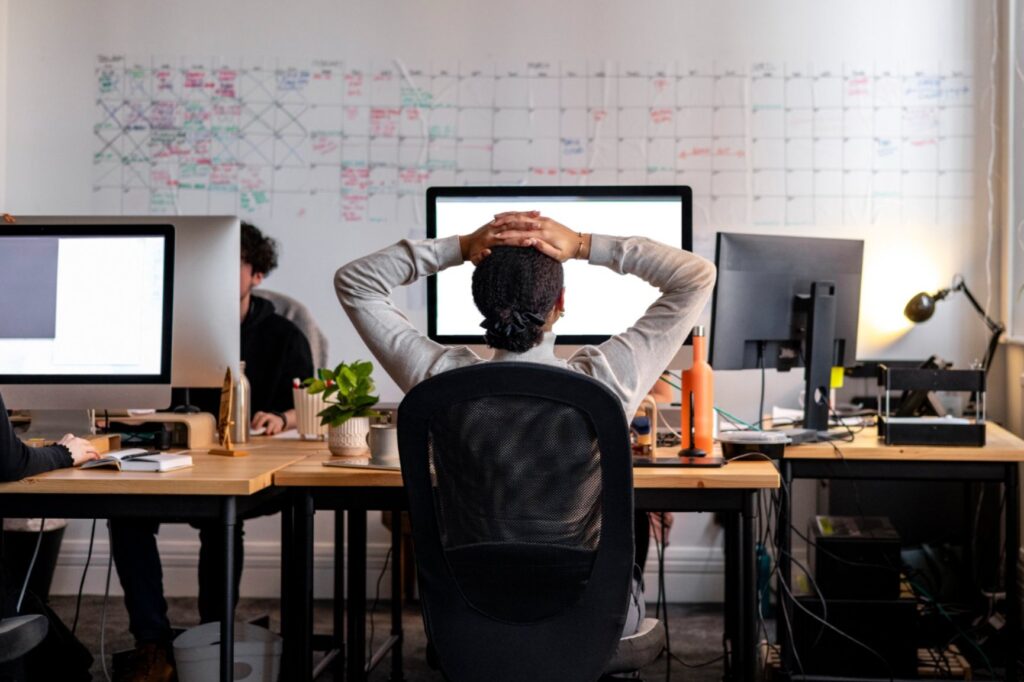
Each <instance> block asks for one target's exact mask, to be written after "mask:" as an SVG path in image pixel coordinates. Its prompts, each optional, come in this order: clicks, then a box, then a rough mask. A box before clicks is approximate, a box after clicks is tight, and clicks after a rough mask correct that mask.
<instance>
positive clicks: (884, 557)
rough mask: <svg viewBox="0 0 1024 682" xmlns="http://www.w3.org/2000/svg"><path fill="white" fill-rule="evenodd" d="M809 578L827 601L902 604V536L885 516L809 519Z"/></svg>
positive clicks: (820, 517) (816, 517) (819, 517)
mask: <svg viewBox="0 0 1024 682" xmlns="http://www.w3.org/2000/svg"><path fill="white" fill-rule="evenodd" d="M809 537H810V540H811V542H812V543H813V547H811V548H809V549H810V551H809V555H810V561H811V573H812V574H813V575H814V581H815V582H816V583H817V585H818V589H819V590H821V593H822V594H823V595H824V596H825V598H826V599H898V598H899V596H900V567H901V566H902V562H901V560H900V536H899V533H897V532H896V529H895V528H894V527H893V525H892V523H890V522H889V519H888V518H886V517H884V516H815V517H813V518H812V519H811V527H810V535H809Z"/></svg>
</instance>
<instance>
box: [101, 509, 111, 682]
mask: <svg viewBox="0 0 1024 682" xmlns="http://www.w3.org/2000/svg"><path fill="white" fill-rule="evenodd" d="M107 547H108V550H109V556H108V557H107V584H106V587H104V588H103V606H102V608H101V609H100V665H101V666H102V667H103V677H104V678H106V680H107V682H110V673H109V672H108V671H107V653H106V651H107V650H106V644H107V601H108V600H109V599H110V574H111V573H112V572H113V569H114V551H113V543H112V542H111V541H110V525H109V524H108V525H107Z"/></svg>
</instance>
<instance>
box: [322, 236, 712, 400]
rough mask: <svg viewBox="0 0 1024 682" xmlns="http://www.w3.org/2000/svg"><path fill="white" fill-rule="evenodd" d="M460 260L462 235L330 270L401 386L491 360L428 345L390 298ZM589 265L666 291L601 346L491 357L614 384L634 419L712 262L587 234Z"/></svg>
mask: <svg viewBox="0 0 1024 682" xmlns="http://www.w3.org/2000/svg"><path fill="white" fill-rule="evenodd" d="M462 262H463V260H462V252H461V249H460V248H459V238H458V237H448V238H445V239H427V240H420V241H411V240H402V241H400V242H398V243H397V244H393V245H391V246H388V247H387V248H384V249H381V250H380V251H377V252H376V253H371V254H370V255H368V256H364V257H363V258H360V259H358V260H354V261H352V262H351V263H349V264H348V265H345V266H343V267H341V268H340V269H339V270H338V272H337V274H335V276H334V288H335V290H336V291H337V294H338V300H339V301H341V305H342V306H343V307H344V308H345V312H347V313H348V316H349V318H350V319H351V320H352V324H353V325H355V328H356V331H358V332H359V335H360V336H361V337H362V339H363V341H364V342H365V343H366V345H367V346H368V347H369V349H370V351H371V352H372V353H373V355H374V357H376V358H377V361H378V362H380V364H381V366H382V367H383V368H384V371H386V372H387V373H388V374H389V375H390V376H391V378H392V379H394V381H395V383H397V384H398V386H399V388H401V389H402V390H403V391H406V392H408V391H409V390H410V389H412V387H413V386H415V385H416V384H418V383H419V382H421V381H423V380H424V379H427V378H429V377H431V376H434V375H435V374H440V373H441V372H445V371H448V370H450V369H455V368H456V367H464V366H466V365H473V364H476V363H478V362H486V360H484V359H483V358H481V357H480V356H479V355H477V354H476V353H474V352H473V351H471V350H470V349H469V348H467V347H465V346H444V345H441V344H439V343H436V342H435V341H431V340H430V339H429V338H427V336H426V335H424V334H423V333H421V332H420V331H419V330H418V329H416V327H414V326H413V324H412V323H411V322H410V321H409V318H407V317H406V316H405V314H404V313H403V312H402V311H401V310H399V309H398V307H397V306H395V304H394V303H393V302H392V301H391V292H392V290H393V289H394V288H395V287H396V286H404V285H409V284H412V283H413V282H415V281H416V280H417V279H419V278H420V277H426V276H428V275H433V274H434V273H436V272H440V271H441V270H444V269H446V268H450V267H453V266H456V265H461V264H462ZM590 264H591V265H602V266H604V267H606V268H609V269H610V270H612V271H614V272H617V273H619V274H627V275H636V276H637V277H639V278H641V279H643V280H644V281H646V282H649V283H650V284H651V285H653V286H655V287H657V288H658V289H660V290H661V296H660V297H659V298H658V300H656V301H655V302H654V303H652V304H651V306H650V307H649V308H648V309H647V311H646V312H645V313H644V314H643V316H642V317H641V318H640V319H639V320H637V321H636V322H635V323H634V324H633V326H632V327H630V328H629V329H627V330H625V331H623V332H622V333H620V334H616V335H615V336H613V337H611V338H610V339H608V340H607V341H605V342H604V343H602V344H600V345H598V346H584V347H582V348H580V349H579V350H578V351H577V352H576V353H574V354H573V355H572V357H570V358H569V359H568V360H565V359H562V358H558V357H556V356H555V353H554V343H555V335H554V334H553V333H546V334H545V335H544V338H543V340H542V341H541V343H539V344H538V345H537V346H534V347H533V348H531V349H530V350H528V351H526V352H525V353H513V352H511V351H505V350H496V351H495V353H494V357H493V360H497V361H506V362H507V361H517V362H536V363H541V364H545V365H554V366H557V367H562V368H565V369H569V370H572V371H576V372H581V373H583V374H586V375H587V376H590V377H593V378H594V379H597V380H598V381H600V382H602V383H603V384H605V385H606V386H607V387H608V388H610V389H611V390H612V391H613V392H614V393H615V394H616V395H617V396H618V397H619V400H621V401H622V407H623V409H624V410H625V413H626V415H627V416H629V415H632V414H633V413H634V412H636V409H637V407H638V406H639V405H640V401H641V400H643V398H644V396H646V395H647V392H648V391H649V390H650V389H651V387H652V386H653V385H654V383H655V382H656V381H657V380H658V377H659V376H660V375H661V372H662V371H663V370H664V369H665V368H666V367H667V366H668V363H669V362H670V361H671V360H672V358H673V356H674V355H675V353H676V351H678V350H679V348H680V346H682V344H683V341H684V340H685V339H686V336H687V334H689V332H690V330H691V329H692V328H693V325H694V324H695V323H696V321H697V317H698V315H700V312H701V311H702V310H703V308H704V306H705V304H706V303H707V300H708V297H709V296H710V295H711V289H712V287H713V286H714V284H715V266H714V265H712V264H711V263H710V262H708V261H707V260H706V259H704V258H701V257H700V256H697V255H695V254H693V253H689V252H687V251H682V250H680V249H676V248H672V247H670V246H666V245H665V244H661V243H659V242H656V241H653V240H650V239H646V238H644V237H609V236H605V235H598V234H595V235H593V238H592V240H591V245H590ZM612 303H613V302H612Z"/></svg>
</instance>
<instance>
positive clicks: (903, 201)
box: [6, 0, 993, 395]
mask: <svg viewBox="0 0 1024 682" xmlns="http://www.w3.org/2000/svg"><path fill="white" fill-rule="evenodd" d="M992 7H993V3H991V2H971V1H970V0H941V1H935V0H911V1H908V2H901V3H891V2H880V1H875V0H868V1H864V2H841V3H840V2H834V3H816V2H812V1H810V0H803V1H797V0H792V1H789V0H785V1H784V0H770V1H767V2H755V1H754V0H728V1H725V2H714V3H712V2H694V1H687V2H678V1H675V0H661V1H647V2H632V3H625V2H621V3H604V4H602V5H601V6H595V5H594V3H588V2H585V1H584V0H569V1H567V2H561V3H550V2H541V1H539V0H527V1H524V2H516V3H505V4H497V3H470V2H457V1H455V0H439V1H438V2H434V3H406V2H398V1H397V0H383V1H382V2H377V3H356V2H343V3H337V2H326V1H314V0H301V1H296V2H291V3H288V4H287V6H285V5H284V4H283V3H274V2H270V1H269V0H264V1H261V2H241V1H240V0H230V1H228V0H222V1H220V2H199V1H198V0H185V1H183V2H177V3H173V4H171V3H165V4H159V3H134V2H128V1H127V0H117V1H114V0H102V1H98V2H95V3H89V4H88V6H86V4H85V3H66V2H58V1H57V0H43V1H41V2H33V3H17V2H15V3H12V4H10V6H9V9H8V15H9V32H8V34H7V36H6V40H7V54H8V61H9V64H10V67H9V72H8V77H7V81H8V83H7V88H8V93H7V94H8V97H7V98H6V99H7V102H8V104H7V110H6V115H7V146H8V163H7V184H6V197H7V204H8V210H12V211H20V212H47V213H110V212H114V213H125V214H137V213H145V214H165V213H181V214H205V213H225V212H229V213H237V214H239V215H241V216H242V217H243V218H247V219H250V220H252V221H253V222H255V223H256V224H258V225H260V226H261V227H263V228H265V229H266V230H267V231H268V232H269V233H270V234H272V235H273V236H275V237H276V238H278V239H279V241H280V243H281V246H282V259H281V263H282V264H281V267H280V269H279V270H278V271H277V272H275V273H273V274H272V275H271V277H270V278H269V280H268V282H267V286H269V287H272V288H276V289H278V290H282V291H286V292H287V293H290V294H292V295H295V296H297V297H299V298H300V299H302V300H303V301H304V302H306V303H307V304H308V305H309V306H310V307H311V308H312V309H313V312H314V314H315V315H316V316H317V318H318V319H319V320H320V321H321V324H322V326H324V328H325V330H326V331H327V333H328V336H329V337H330V340H331V346H332V348H333V349H334V351H335V353H336V355H337V358H336V359H337V360H341V359H346V360H351V359H355V358H357V357H366V356H367V352H366V350H365V348H364V347H363V346H362V344H361V342H360V341H359V340H358V338H357V337H356V336H355V334H354V331H353V330H352V328H351V326H350V325H349V324H348V322H347V320H346V319H344V316H343V314H342V313H341V311H340V308H339V307H338V305H337V303H336V301H335V300H334V297H333V292H332V290H331V284H330V282H331V275H332V274H333V271H334V269H336V268H337V267H338V266H339V265H341V264H342V263H344V262H346V261H348V260H350V259H351V258H353V257H356V256H359V255H362V254H364V253H367V252H369V251H371V250H374V249H377V248H380V247H381V246H384V245H386V244H388V243H390V242H393V241H395V240H397V239H400V238H403V237H421V236H423V234H424V228H423V218H424V216H423V213H424V198H423V193H424V189H425V187H427V186H429V185H432V184H436V185H441V184H445V185H452V184H456V185H457V184H560V185H576V184H619V183H621V184H686V185H689V186H691V187H692V188H693V190H694V201H695V206H696V208H695V216H694V217H695V233H694V237H695V239H694V241H695V247H696V250H697V251H698V252H700V253H703V254H704V255H707V256H709V257H710V256H712V255H713V254H712V244H713V239H714V234H715V232H716V231H717V230H720V229H732V230H739V231H754V232H771V233H781V234H799V235H818V236H837V237H854V238H862V239H865V240H866V242H867V243H866V251H865V253H866V263H865V283H864V290H863V292H862V300H863V301H864V307H865V313H864V314H863V315H862V317H863V319H862V329H861V333H860V338H861V348H860V349H859V354H860V355H861V356H878V355H884V356H889V357H893V356H904V357H908V356H909V357H916V356H919V355H929V354H931V353H933V352H937V353H939V354H941V355H944V356H945V357H949V358H951V359H955V360H958V361H961V362H963V361H967V360H969V359H970V357H971V356H973V355H976V354H977V353H976V352H975V348H974V347H975V346H978V345H982V344H983V339H981V336H980V335H975V334H974V332H973V330H971V327H970V326H968V325H966V324H964V323H965V320H967V319H968V318H967V315H969V311H966V310H965V311H959V310H958V309H957V310H954V309H953V308H952V307H951V310H953V313H951V314H950V315H949V316H947V317H945V318H943V319H936V320H933V321H932V322H930V323H929V325H930V327H929V328H928V329H920V328H919V329H909V328H908V326H907V324H906V323H905V322H903V321H902V320H900V319H899V315H898V311H897V313H896V314H895V315H894V314H892V311H891V310H890V308H891V309H895V308H897V307H899V308H901V307H902V303H899V305H898V306H896V305H894V302H895V301H898V300H899V299H900V298H903V299H905V298H909V296H910V295H911V294H913V293H915V292H916V290H918V289H929V288H938V287H939V286H942V285H943V284H945V283H946V282H948V281H949V279H951V277H952V275H953V273H954V272H963V273H964V274H965V276H966V277H967V278H968V280H969V281H971V282H972V288H973V289H975V290H980V291H981V292H982V293H980V294H979V295H980V296H985V293H984V289H985V284H983V282H985V281H986V277H985V272H984V270H985V268H984V265H985V261H984V258H985V255H984V245H983V244H981V245H979V244H978V242H979V241H983V240H979V239H977V232H976V228H975V227H974V225H978V224H982V223H981V220H982V218H983V216H984V213H985V209H986V208H987V204H986V197H985V192H984V180H985V178H984V174H985V163H984V161H985V158H986V156H987V154H988V137H989V136H988V130H987V127H986V125H987V120H988V114H987V111H986V109H985V107H986V102H987V99H986V97H985V96H984V95H985V93H986V92H987V89H988V88H989V86H990V81H989V76H988V69H987V61H986V60H987V58H988V54H989V49H990V45H991V38H992V35H993V33H992V26H991V25H990V23H989V22H990V12H991V9H992ZM583 229H585V226H583ZM928 244H931V245H932V246H928ZM922 245H924V246H922ZM398 299H399V303H400V304H401V305H402V306H403V307H404V308H405V309H406V310H407V311H408V312H409V314H410V316H411V317H412V319H414V321H417V322H422V321H423V319H424V308H425V293H424V289H423V287H421V286H418V285H417V286H415V287H411V288H409V289H408V290H405V291H403V292H401V293H400V294H399V296H398ZM883 309H884V310H883ZM882 313H884V315H883V314H882ZM938 317H939V316H938V315H937V318H938ZM963 329H966V330H967V332H966V333H964V332H963ZM975 336H977V338H975ZM384 388H385V395H387V394H388V393H389V391H390V390H391V387H389V386H388V384H387V382H384Z"/></svg>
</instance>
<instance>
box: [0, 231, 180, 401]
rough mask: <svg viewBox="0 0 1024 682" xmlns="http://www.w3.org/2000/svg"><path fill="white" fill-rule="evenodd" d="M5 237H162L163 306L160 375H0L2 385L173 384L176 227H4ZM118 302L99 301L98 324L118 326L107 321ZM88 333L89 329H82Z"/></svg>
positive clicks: (113, 322) (1, 237)
mask: <svg viewBox="0 0 1024 682" xmlns="http://www.w3.org/2000/svg"><path fill="white" fill-rule="evenodd" d="M6 237H57V238H60V237H163V238H164V305H163V314H162V316H161V317H162V320H161V324H162V326H163V329H162V331H163V333H162V335H161V348H160V372H159V373H158V374H0V385H3V384H9V385H15V384H35V385H62V384H63V385H79V384H96V385H108V384H109V385H118V384H131V385H134V384H150V385H163V384H166V385H168V386H169V385H170V383H171V342H172V335H171V329H172V326H173V322H174V226H173V225H169V224H168V225H163V224H161V225H144V224H139V225H99V224H91V225H83V226H81V227H78V226H75V225H56V224H55V225H17V224H15V225H5V226H3V227H2V228H0V240H2V239H4V238H6ZM116 306H117V301H97V314H96V324H116V320H113V319H109V320H108V319H105V313H104V311H108V312H109V311H114V310H116ZM83 333H88V330H83Z"/></svg>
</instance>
